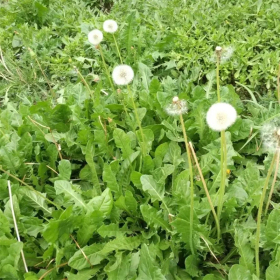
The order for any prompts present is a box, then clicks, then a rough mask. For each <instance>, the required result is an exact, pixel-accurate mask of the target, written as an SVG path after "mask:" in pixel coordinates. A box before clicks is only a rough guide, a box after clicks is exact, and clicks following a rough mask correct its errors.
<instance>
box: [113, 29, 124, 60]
mask: <svg viewBox="0 0 280 280" xmlns="http://www.w3.org/2000/svg"><path fill="white" fill-rule="evenodd" d="M113 38H114V41H115V45H116V48H117V52H118V55H119V58H120V61H121V64H123V60H122V57H121V53H120V49H119V46H118V43H117V40H116V37H115V35H114V34H113Z"/></svg>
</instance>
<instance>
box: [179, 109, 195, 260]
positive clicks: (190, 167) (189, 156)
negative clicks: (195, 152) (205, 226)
mask: <svg viewBox="0 0 280 280" xmlns="http://www.w3.org/2000/svg"><path fill="white" fill-rule="evenodd" d="M180 122H181V126H182V130H183V135H184V140H185V146H186V151H187V156H188V165H189V171H190V184H191V198H190V199H191V203H190V247H191V252H192V254H193V255H194V254H195V252H194V247H193V211H194V186H193V169H192V160H191V152H190V147H189V144H188V137H187V133H186V128H185V124H184V119H183V116H182V114H180Z"/></svg>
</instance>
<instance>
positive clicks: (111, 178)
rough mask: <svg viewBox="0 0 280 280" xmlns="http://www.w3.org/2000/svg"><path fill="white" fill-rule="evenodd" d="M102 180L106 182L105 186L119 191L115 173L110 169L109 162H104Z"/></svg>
mask: <svg viewBox="0 0 280 280" xmlns="http://www.w3.org/2000/svg"><path fill="white" fill-rule="evenodd" d="M103 180H104V182H106V183H107V186H108V188H109V189H110V190H111V191H114V192H116V193H118V192H119V191H120V186H119V184H118V182H117V179H116V175H115V174H114V173H113V171H112V170H111V166H110V165H109V164H104V167H103Z"/></svg>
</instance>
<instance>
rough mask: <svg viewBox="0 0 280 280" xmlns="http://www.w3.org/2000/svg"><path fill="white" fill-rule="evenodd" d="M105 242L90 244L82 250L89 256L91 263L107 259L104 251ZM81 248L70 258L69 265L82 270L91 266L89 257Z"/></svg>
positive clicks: (95, 263)
mask: <svg viewBox="0 0 280 280" xmlns="http://www.w3.org/2000/svg"><path fill="white" fill-rule="evenodd" d="M103 246H104V245H103V244H98V243H94V244H92V245H90V246H85V247H83V248H82V251H83V252H84V254H85V255H86V256H87V259H88V261H89V262H90V264H91V265H97V264H100V262H101V261H102V260H104V259H105V257H106V254H104V253H102V251H101V250H102V248H103ZM82 251H81V250H77V252H76V253H75V254H74V255H73V256H72V257H71V258H70V259H69V262H68V265H69V266H70V267H72V268H74V269H77V270H81V269H84V268H88V267H90V265H89V263H88V261H87V259H86V258H85V257H84V254H83V253H82Z"/></svg>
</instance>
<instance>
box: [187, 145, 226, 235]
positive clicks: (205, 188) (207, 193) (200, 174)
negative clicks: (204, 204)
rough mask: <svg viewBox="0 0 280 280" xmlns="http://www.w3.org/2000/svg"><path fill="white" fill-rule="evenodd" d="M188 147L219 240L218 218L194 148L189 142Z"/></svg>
mask: <svg viewBox="0 0 280 280" xmlns="http://www.w3.org/2000/svg"><path fill="white" fill-rule="evenodd" d="M189 147H190V149H191V152H192V155H193V158H194V160H195V164H196V166H197V169H198V172H199V176H200V179H201V181H202V185H203V188H204V191H205V193H206V196H207V199H208V203H209V205H210V208H211V211H212V213H213V216H214V219H215V222H216V226H217V232H218V240H219V239H220V236H221V229H220V223H219V219H218V217H217V214H216V211H215V208H214V205H213V202H212V200H211V197H210V194H209V191H208V189H207V186H206V182H205V179H204V176H203V173H202V170H201V168H200V165H199V163H198V160H197V157H196V154H195V151H194V148H193V146H192V143H191V142H189ZM207 218H208V217H207Z"/></svg>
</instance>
